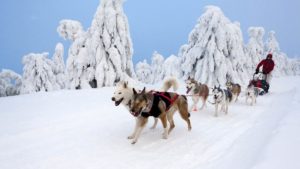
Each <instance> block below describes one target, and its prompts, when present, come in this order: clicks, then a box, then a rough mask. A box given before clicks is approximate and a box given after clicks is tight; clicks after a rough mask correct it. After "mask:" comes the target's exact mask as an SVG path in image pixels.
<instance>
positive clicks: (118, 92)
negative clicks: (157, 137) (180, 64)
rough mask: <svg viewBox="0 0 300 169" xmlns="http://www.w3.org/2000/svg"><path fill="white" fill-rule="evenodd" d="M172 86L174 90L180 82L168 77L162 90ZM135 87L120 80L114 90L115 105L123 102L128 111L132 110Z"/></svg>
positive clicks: (155, 121)
mask: <svg viewBox="0 0 300 169" xmlns="http://www.w3.org/2000/svg"><path fill="white" fill-rule="evenodd" d="M171 87H173V89H174V91H176V90H177V88H178V82H177V80H176V79H175V78H169V79H166V80H165V81H164V83H163V86H162V89H161V90H162V91H168V90H169V89H170V88H171ZM132 89H133V88H132V87H129V85H128V82H120V83H118V84H117V87H116V89H115V91H114V94H113V97H112V101H114V102H115V106H119V105H120V104H122V105H123V106H125V107H126V108H127V110H128V111H130V106H131V104H132V100H133V90H132ZM157 121H158V119H157V118H155V120H154V124H153V126H152V127H151V128H152V129H154V128H155V127H156V125H157Z"/></svg>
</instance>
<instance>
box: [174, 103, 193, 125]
mask: <svg viewBox="0 0 300 169" xmlns="http://www.w3.org/2000/svg"><path fill="white" fill-rule="evenodd" d="M176 104H177V107H178V110H179V114H180V116H181V118H182V119H183V120H185V121H186V123H187V125H188V130H189V131H191V130H192V125H191V121H190V113H189V111H188V103H187V100H185V99H182V98H179V99H178V102H177V103H176Z"/></svg>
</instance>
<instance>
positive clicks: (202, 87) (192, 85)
mask: <svg viewBox="0 0 300 169" xmlns="http://www.w3.org/2000/svg"><path fill="white" fill-rule="evenodd" d="M185 83H186V89H187V90H186V94H190V95H192V100H193V105H192V107H191V108H192V110H193V111H198V110H197V104H198V102H199V99H201V100H202V106H201V108H200V109H201V110H202V109H203V108H204V106H205V105H206V100H207V97H208V94H209V89H208V87H207V85H206V84H201V83H198V82H197V81H196V80H195V79H193V78H190V77H189V78H188V79H187V80H186V82H185Z"/></svg>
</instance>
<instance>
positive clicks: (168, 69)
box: [163, 55, 182, 78]
mask: <svg viewBox="0 0 300 169" xmlns="http://www.w3.org/2000/svg"><path fill="white" fill-rule="evenodd" d="M163 69H164V75H165V77H164V78H166V77H176V78H181V76H182V71H181V69H180V58H179V57H177V56H175V55H171V56H169V57H168V58H166V60H165V62H164V64H163Z"/></svg>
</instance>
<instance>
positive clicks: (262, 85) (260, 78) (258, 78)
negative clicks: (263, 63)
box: [249, 72, 270, 95]
mask: <svg viewBox="0 0 300 169" xmlns="http://www.w3.org/2000/svg"><path fill="white" fill-rule="evenodd" d="M250 84H252V85H253V86H254V87H256V88H259V89H260V92H259V95H264V94H266V93H268V90H269V88H270V85H269V83H268V82H267V81H266V75H264V74H263V73H262V72H259V73H258V74H253V79H252V80H250V83H249V85H250Z"/></svg>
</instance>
